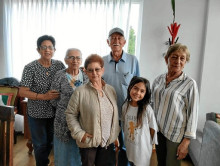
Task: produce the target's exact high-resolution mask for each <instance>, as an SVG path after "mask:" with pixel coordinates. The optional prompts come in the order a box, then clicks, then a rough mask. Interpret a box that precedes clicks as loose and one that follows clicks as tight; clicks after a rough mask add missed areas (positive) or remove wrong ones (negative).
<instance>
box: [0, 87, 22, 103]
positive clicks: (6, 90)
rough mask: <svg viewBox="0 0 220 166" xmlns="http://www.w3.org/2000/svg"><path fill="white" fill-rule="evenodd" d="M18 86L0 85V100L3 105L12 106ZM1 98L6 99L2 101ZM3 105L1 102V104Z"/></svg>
mask: <svg viewBox="0 0 220 166" xmlns="http://www.w3.org/2000/svg"><path fill="white" fill-rule="evenodd" d="M18 89H19V88H18V87H10V86H3V85H0V100H1V101H0V102H1V103H4V104H5V105H10V106H14V105H15V99H16V97H17V94H18ZM3 98H5V99H6V100H7V101H6V102H5V101H3ZM1 105H3V104H1Z"/></svg>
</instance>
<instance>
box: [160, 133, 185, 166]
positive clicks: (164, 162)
mask: <svg viewBox="0 0 220 166" xmlns="http://www.w3.org/2000/svg"><path fill="white" fill-rule="evenodd" d="M157 137H158V145H156V152H157V161H158V166H180V164H181V160H177V156H176V154H177V148H178V146H179V143H175V142H171V141H170V140H168V139H167V138H166V137H164V135H163V134H162V133H161V132H158V133H157Z"/></svg>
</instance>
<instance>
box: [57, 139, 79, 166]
mask: <svg viewBox="0 0 220 166" xmlns="http://www.w3.org/2000/svg"><path fill="white" fill-rule="evenodd" d="M54 164H55V166H80V165H81V157H80V153H79V148H78V146H77V144H76V140H74V139H70V140H69V142H63V141H61V140H60V139H59V138H57V137H56V136H55V135H54Z"/></svg>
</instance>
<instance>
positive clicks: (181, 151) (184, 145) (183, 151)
mask: <svg viewBox="0 0 220 166" xmlns="http://www.w3.org/2000/svg"><path fill="white" fill-rule="evenodd" d="M189 144H190V139H189V138H184V139H183V141H182V142H181V143H180V145H179V146H178V148H177V156H178V157H177V160H182V159H184V158H185V157H186V155H187V154H188V147H189Z"/></svg>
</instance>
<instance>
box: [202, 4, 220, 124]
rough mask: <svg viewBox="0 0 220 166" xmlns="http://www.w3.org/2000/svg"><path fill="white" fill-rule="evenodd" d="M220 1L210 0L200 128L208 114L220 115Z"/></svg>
mask: <svg viewBox="0 0 220 166" xmlns="http://www.w3.org/2000/svg"><path fill="white" fill-rule="evenodd" d="M219 47H220V1H219V0H209V10H208V20H207V35H206V43H205V53H204V64H203V70H202V73H203V74H202V80H201V92H200V94H201V95H200V113H199V119H200V121H199V123H198V124H199V126H201V127H203V126H204V121H205V116H206V113H207V112H218V113H220V53H219Z"/></svg>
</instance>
